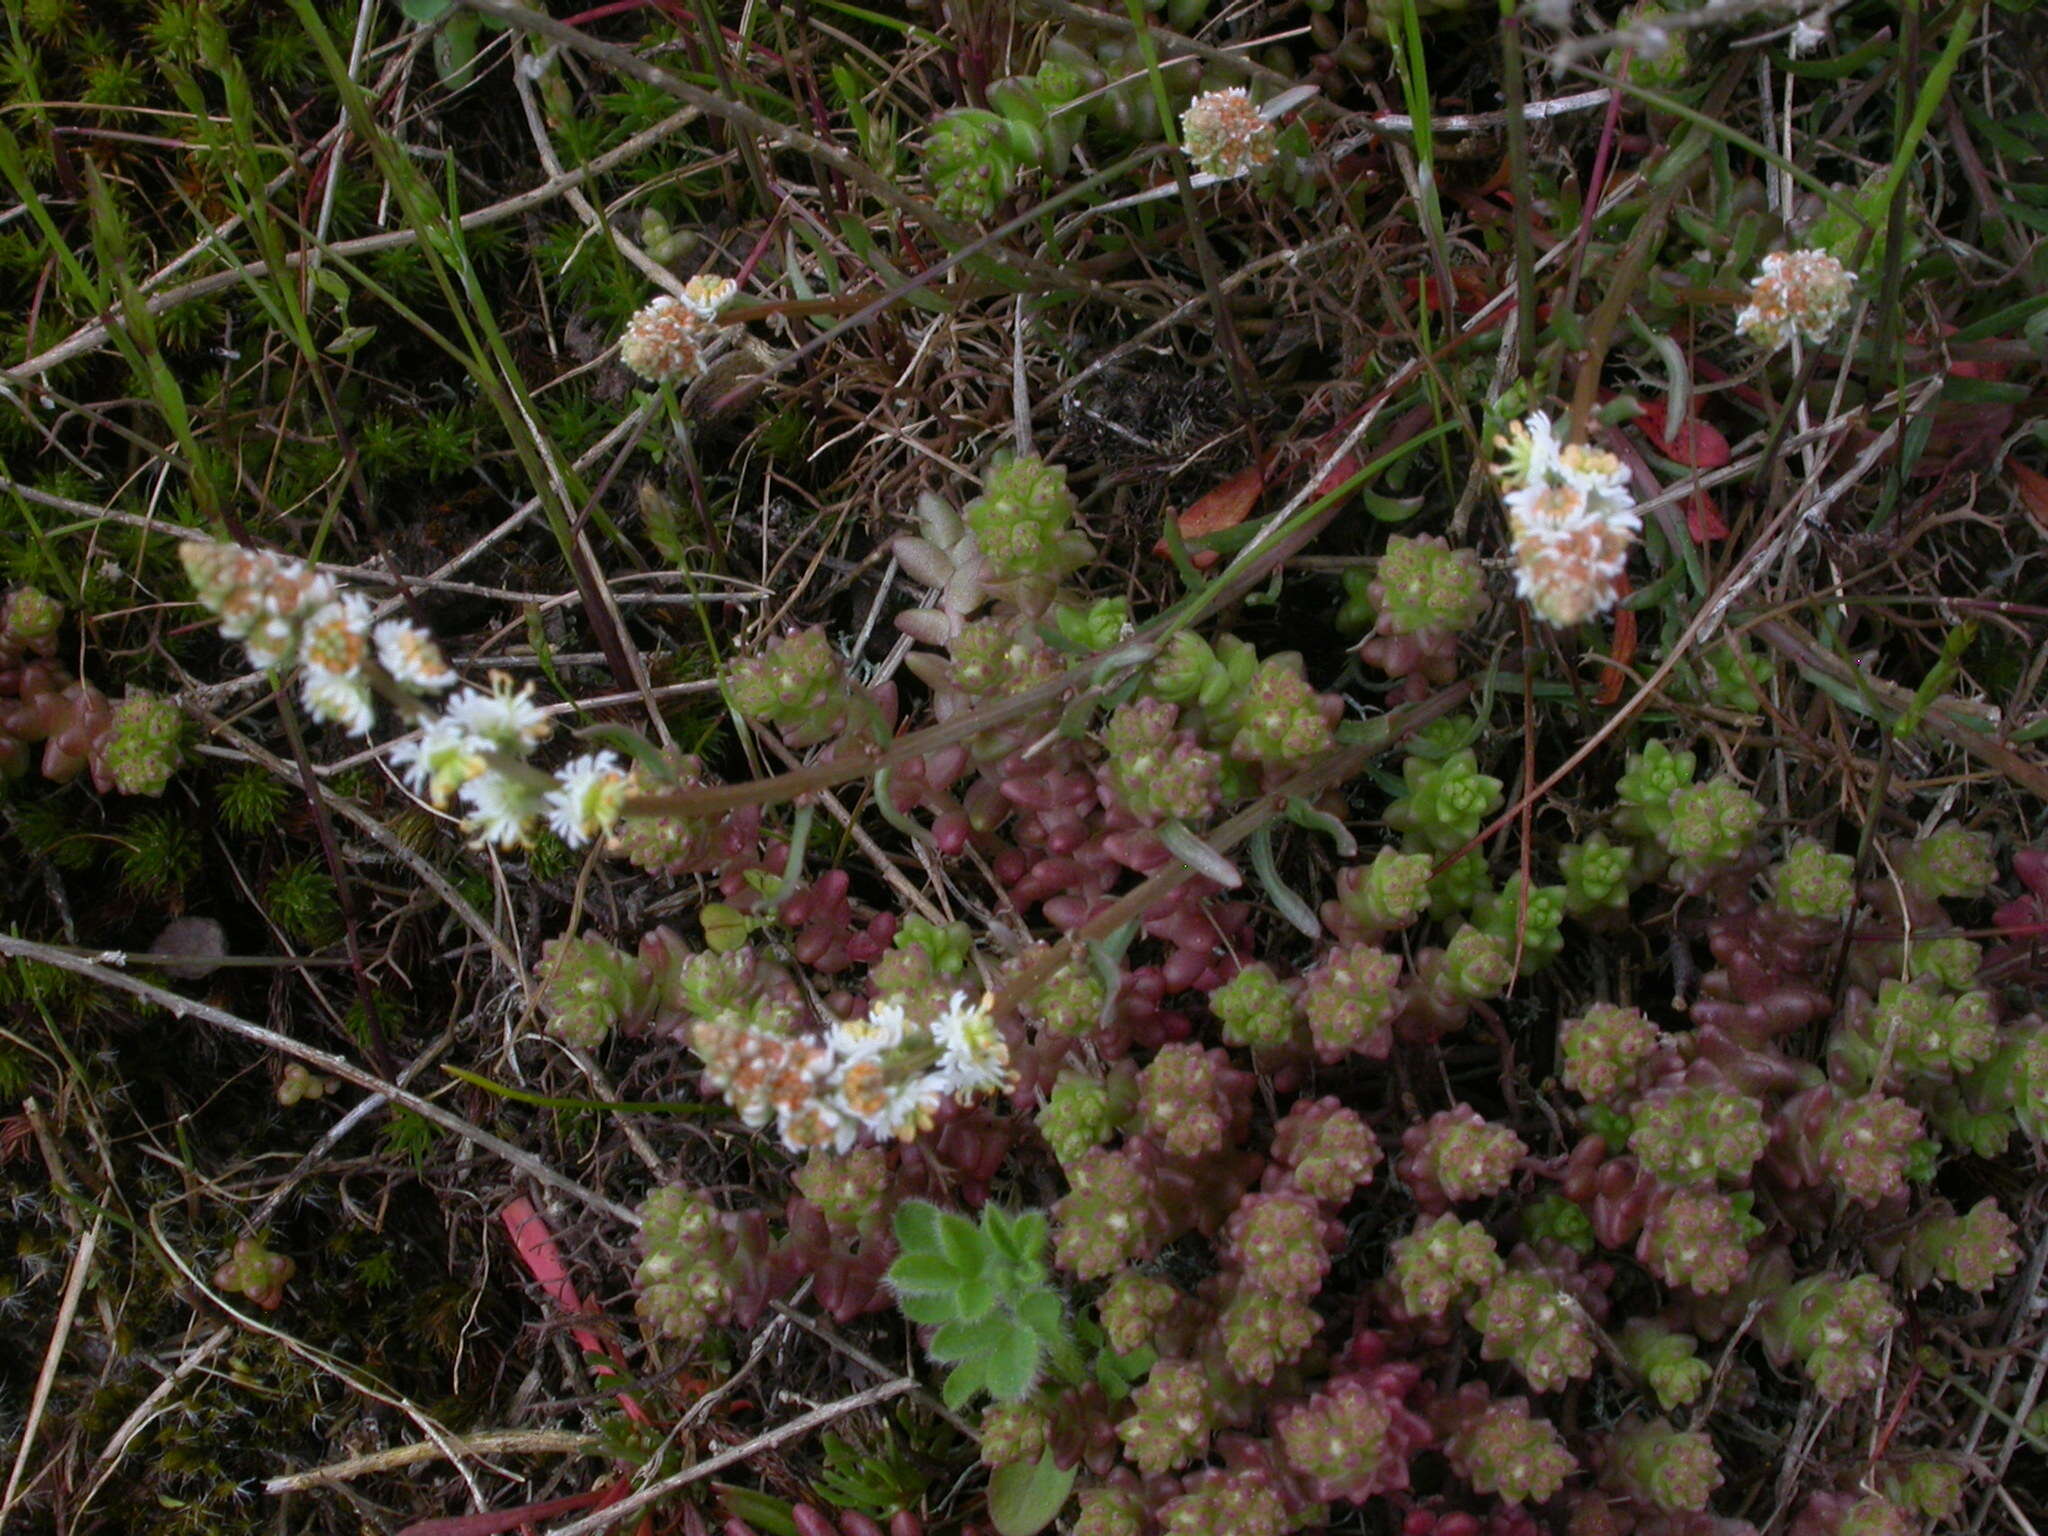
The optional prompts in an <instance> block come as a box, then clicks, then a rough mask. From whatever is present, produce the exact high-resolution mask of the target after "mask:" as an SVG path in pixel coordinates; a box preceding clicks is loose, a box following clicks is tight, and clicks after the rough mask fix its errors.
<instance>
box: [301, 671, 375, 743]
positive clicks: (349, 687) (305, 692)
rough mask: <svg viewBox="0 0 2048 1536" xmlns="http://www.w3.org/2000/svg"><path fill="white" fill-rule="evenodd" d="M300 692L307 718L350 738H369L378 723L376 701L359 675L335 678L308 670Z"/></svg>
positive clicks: (327, 673) (330, 673) (330, 674)
mask: <svg viewBox="0 0 2048 1536" xmlns="http://www.w3.org/2000/svg"><path fill="white" fill-rule="evenodd" d="M299 689H300V696H301V697H302V698H303V699H304V700H305V701H306V713H307V714H309V715H311V716H312V717H313V718H314V719H315V720H326V721H329V722H331V723H332V724H335V725H338V726H340V727H341V728H342V729H343V730H344V731H347V732H348V733H349V735H351V736H367V735H369V734H370V727H372V726H373V725H375V724H376V723H377V705H376V701H375V700H373V699H372V698H371V697H370V685H369V682H368V681H367V680H366V679H365V678H364V677H363V675H362V674H361V673H360V672H351V673H342V674H336V673H333V672H322V671H320V670H318V669H316V668H313V667H308V668H307V669H306V671H305V673H304V674H303V676H302V677H301V679H300V684H299Z"/></svg>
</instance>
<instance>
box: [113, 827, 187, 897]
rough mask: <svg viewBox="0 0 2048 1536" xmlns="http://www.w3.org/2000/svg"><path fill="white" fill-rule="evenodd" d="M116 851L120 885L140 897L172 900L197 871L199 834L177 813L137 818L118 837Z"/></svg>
mask: <svg viewBox="0 0 2048 1536" xmlns="http://www.w3.org/2000/svg"><path fill="white" fill-rule="evenodd" d="M117 848H118V850H119V851H118V854H117V860H118V862H119V864H120V868H121V883H122V884H123V885H124V886H126V887H127V888H128V889H129V890H131V891H133V892H135V893H136V894H137V895H139V896H149V897H155V898H158V899H169V898H171V897H174V896H176V895H177V894H178V893H179V892H180V891H181V890H182V889H183V888H184V886H185V883H186V882H187V881H189V880H190V879H191V878H192V877H193V875H195V874H197V873H198V871H199V858H200V849H199V832H198V829H197V828H196V827H194V826H193V824H192V820H191V818H190V817H189V816H187V815H185V814H182V813H180V812H176V811H155V812H151V813H150V814H148V815H145V816H138V817H136V818H135V820H134V821H132V822H130V823H129V824H128V826H127V827H126V828H125V829H124V830H123V832H122V833H121V835H120V839H119V842H118V844H117Z"/></svg>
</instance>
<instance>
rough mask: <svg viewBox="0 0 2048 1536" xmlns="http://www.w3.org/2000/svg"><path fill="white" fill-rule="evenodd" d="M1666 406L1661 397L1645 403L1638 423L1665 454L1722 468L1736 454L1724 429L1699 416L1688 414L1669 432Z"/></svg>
mask: <svg viewBox="0 0 2048 1536" xmlns="http://www.w3.org/2000/svg"><path fill="white" fill-rule="evenodd" d="M1665 409H1666V407H1665V403H1664V402H1663V401H1662V400H1651V401H1649V402H1647V403H1646V404H1645V405H1644V406H1643V412H1642V414H1641V415H1640V416H1638V417H1636V425H1638V426H1640V427H1641V428H1642V429H1643V436H1645V437H1647V438H1648V439H1649V440H1650V445H1651V446H1652V447H1653V448H1655V449H1656V450H1657V451H1658V452H1659V453H1661V454H1663V455H1664V457H1665V458H1667V459H1670V460H1671V461H1672V462H1673V463H1677V464H1683V465H1685V466H1686V467H1687V468H1689V469H1719V468H1720V467H1721V466H1722V465H1724V464H1726V463H1727V462H1728V461H1729V460H1730V459H1731V458H1733V457H1734V454H1733V453H1732V452H1731V451H1730V449H1729V447H1728V439H1727V438H1726V437H1724V436H1722V435H1721V429H1720V428H1719V427H1716V426H1714V425H1713V424H1712V423H1710V422H1705V421H1701V420H1700V419H1699V417H1697V416H1688V417H1686V418H1685V420H1683V421H1681V422H1680V423H1679V424H1678V428H1677V430H1676V431H1669V432H1667V430H1666V422H1665V420H1664V413H1665Z"/></svg>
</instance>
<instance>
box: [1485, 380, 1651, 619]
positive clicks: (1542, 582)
mask: <svg viewBox="0 0 2048 1536" xmlns="http://www.w3.org/2000/svg"><path fill="white" fill-rule="evenodd" d="M1500 446H1501V448H1502V450H1503V456H1502V459H1501V461H1500V462H1499V463H1497V464H1496V465H1495V466H1494V474H1495V477H1496V478H1497V479H1498V481H1499V483H1500V489H1501V495H1502V498H1503V500H1504V501H1505V502H1506V505H1507V513H1508V533H1509V536H1510V538H1511V540H1512V542H1513V550H1514V560H1515V590H1516V591H1517V592H1518V593H1520V594H1521V595H1522V596H1523V597H1525V598H1527V599H1528V601H1529V606H1530V607H1531V608H1532V609H1534V610H1535V612H1536V615H1537V617H1538V618H1541V619H1542V620H1544V621H1545V622H1546V623H1549V624H1555V625H1557V626H1559V627H1560V628H1562V627H1565V626H1568V625H1572V624H1579V623H1583V622H1584V621H1585V620H1587V619H1589V618H1591V617H1592V616H1593V615H1594V614H1596V613H1604V612H1606V611H1607V610H1608V609H1609V608H1612V607H1613V606H1614V604H1615V603H1616V601H1617V600H1618V599H1619V598H1620V595H1621V578H1622V572H1623V569H1624V568H1625V566H1626V565H1627V563H1628V552H1629V550H1630V549H1631V548H1632V547H1633V546H1634V544H1635V540H1636V535H1637V534H1638V533H1640V532H1641V531H1642V518H1641V517H1640V515H1639V514H1638V513H1637V512H1636V502H1635V496H1634V494H1633V492H1631V491H1630V489H1629V483H1628V471H1627V469H1625V468H1624V467H1623V466H1622V463H1621V460H1619V459H1618V458H1616V457H1615V456H1614V455H1613V454H1611V453H1607V452H1604V451H1602V450H1600V449H1596V448H1591V447H1588V446H1587V445H1586V444H1584V443H1560V442H1559V441H1558V437H1557V431H1556V429H1555V428H1554V427H1552V425H1551V423H1550V418H1549V417H1548V416H1546V415H1544V414H1543V413H1542V412H1541V411H1538V412H1536V413H1535V414H1533V415H1531V416H1530V417H1529V418H1528V419H1527V420H1526V421H1519V422H1516V423H1514V424H1513V425H1511V426H1510V427H1509V428H1508V431H1507V434H1506V435H1505V436H1504V437H1503V438H1502V439H1501V440H1500Z"/></svg>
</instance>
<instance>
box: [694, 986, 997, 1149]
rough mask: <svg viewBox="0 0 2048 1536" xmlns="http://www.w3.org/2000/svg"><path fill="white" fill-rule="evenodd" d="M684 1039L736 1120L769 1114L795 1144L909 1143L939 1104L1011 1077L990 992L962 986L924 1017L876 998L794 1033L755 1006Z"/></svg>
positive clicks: (761, 1121) (702, 1023)
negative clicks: (808, 1031) (821, 1028)
mask: <svg viewBox="0 0 2048 1536" xmlns="http://www.w3.org/2000/svg"><path fill="white" fill-rule="evenodd" d="M690 1045H691V1048H692V1049H693V1050H695V1051H696V1053H697V1055H698V1056H699V1057H700V1058H701V1059H702V1061H703V1063H704V1073H705V1078H706V1080H707V1081H708V1082H709V1083H710V1084H711V1085H712V1086H713V1087H714V1088H716V1089H717V1090H718V1091H719V1092H720V1093H721V1094H723V1095H724V1097H725V1099H726V1102H728V1103H729V1104H731V1105H732V1107H733V1108H734V1109H735V1110H736V1111H738V1113H739V1116H740V1119H741V1120H742V1121H743V1122H744V1123H746V1124H747V1125H750V1126H763V1125H766V1124H768V1122H769V1121H770V1120H773V1121H774V1122H775V1127H776V1131H777V1133H778V1134H779V1135H780V1136H781V1137H782V1141H783V1145H785V1146H787V1147H789V1148H790V1149H791V1150H793V1151H803V1150H807V1149H810V1148H826V1149H829V1150H831V1151H833V1152H837V1153H841V1154H844V1153H846V1152H848V1151H851V1150H852V1148H853V1147H854V1145H855V1143H856V1142H858V1141H859V1139H860V1137H861V1136H862V1134H863V1133H865V1134H868V1135H871V1136H873V1137H876V1138H877V1139H879V1140H883V1141H888V1140H900V1141H909V1140H912V1139H913V1138H915V1137H916V1136H918V1135H919V1134H921V1133H922V1132H925V1131H928V1130H930V1129H931V1128H932V1126H933V1124H934V1121H935V1117H936V1116H937V1114H938V1112H939V1109H940V1107H941V1106H942V1105H943V1104H945V1103H946V1102H948V1101H953V1102H956V1103H960V1104H969V1103H972V1102H973V1101H974V1100H976V1099H978V1098H981V1097H984V1096H985V1095H988V1094H992V1093H999V1092H1002V1091H1003V1090H1005V1089H1007V1088H1008V1087H1009V1086H1010V1085H1011V1083H1012V1081H1013V1080H1014V1075H1015V1074H1014V1073H1013V1072H1012V1070H1011V1068H1010V1054H1009V1047H1008V1045H1007V1044H1006V1043H1005V1042H1004V1040H1003V1036H1002V1033H1001V1031H999V1030H998V1029H997V1028H996V1026H995V1020H994V1017H993V1015H992V1014H991V1013H990V1011H989V1004H988V999H986V998H984V999H982V1000H981V1001H980V1002H979V1003H969V1002H968V1000H967V994H966V993H964V992H955V993H953V994H952V996H951V997H950V998H948V999H947V1000H946V1002H945V1003H944V1005H943V1006H942V1007H941V1008H939V1009H938V1010H937V1011H936V1013H930V1014H927V1012H926V1011H925V1010H922V1009H918V1010H915V1011H913V1010H912V1009H909V1008H906V1007H905V1003H904V1000H903V999H901V998H893V997H885V998H881V999H878V1000H877V1001H875V1002H874V1003H872V1004H871V1005H870V1006H869V1008H868V1011H867V1013H866V1014H865V1015H864V1016H862V1017H859V1018H848V1019H841V1020H839V1021H837V1022H835V1023H834V1024H832V1025H831V1027H830V1028H829V1029H827V1030H826V1031H825V1033H824V1034H823V1035H822V1036H808V1035H799V1034H796V1033H795V1032H794V1031H792V1030H790V1029H789V1028H788V1023H787V1019H786V1018H777V1017H775V1016H774V1015H772V1014H770V1015H767V1016H764V1015H763V1014H762V1013H760V1012H758V1011H757V1012H755V1013H753V1014H743V1013H740V1012H737V1011H734V1012H728V1013H721V1014H714V1015H712V1016H710V1017H707V1018H700V1019H698V1020H697V1021H696V1023H695V1024H694V1025H693V1026H692V1027H691V1030H690Z"/></svg>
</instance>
